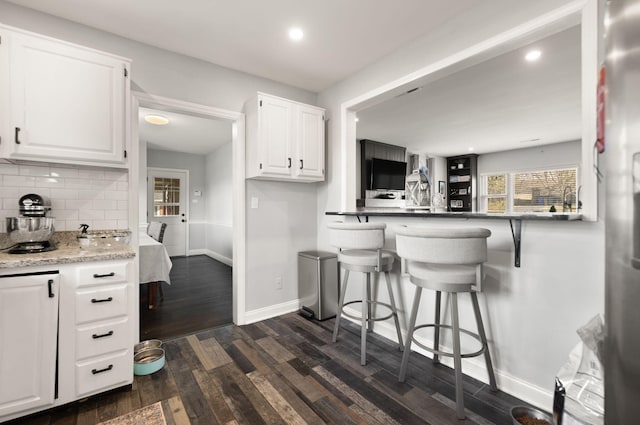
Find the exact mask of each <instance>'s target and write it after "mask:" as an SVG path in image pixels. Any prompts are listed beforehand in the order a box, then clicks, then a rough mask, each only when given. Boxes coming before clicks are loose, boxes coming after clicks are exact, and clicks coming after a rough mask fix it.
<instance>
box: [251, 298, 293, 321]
mask: <svg viewBox="0 0 640 425" xmlns="http://www.w3.org/2000/svg"><path fill="white" fill-rule="evenodd" d="M299 309H300V300H297V299H296V300H293V301H287V302H284V303H281V304H276V305H271V306H268V307H264V308H259V309H257V310H251V311H247V312H245V314H244V321H245V324H249V323H255V322H259V321H261V320H265V319H271V318H272V317H277V316H282V315H283V314H287V313H291V312H293V311H298V310H299Z"/></svg>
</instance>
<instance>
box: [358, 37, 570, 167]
mask: <svg viewBox="0 0 640 425" xmlns="http://www.w3.org/2000/svg"><path fill="white" fill-rule="evenodd" d="M533 48H536V49H538V50H540V51H541V52H542V56H541V58H540V59H539V60H538V61H536V62H527V61H525V60H524V56H525V52H527V51H529V50H531V49H533ZM580 67H581V65H580V30H579V26H576V27H573V28H570V29H568V30H565V31H562V32H559V33H556V34H554V35H551V36H549V37H547V38H544V39H542V40H540V41H537V42H533V43H530V44H528V45H527V46H524V47H521V48H518V49H516V50H513V51H511V52H508V53H505V54H502V55H500V56H497V57H495V58H493V59H490V60H487V61H485V62H482V63H480V64H477V65H474V66H472V67H469V68H466V69H463V70H461V71H458V72H456V73H453V74H451V75H449V76H446V77H444V78H442V79H439V80H436V81H434V82H431V83H428V84H425V85H423V86H421V87H420V86H419V85H418V86H412V87H410V88H416V87H419V90H417V91H414V92H412V93H407V94H403V95H400V96H397V97H395V98H393V99H390V100H387V101H385V102H383V103H380V104H378V105H375V106H373V107H370V108H367V109H365V110H362V111H359V112H358V114H357V116H358V123H357V125H356V128H357V138H358V139H372V140H376V141H380V142H385V143H390V144H394V145H400V146H405V147H407V149H408V151H409V152H413V153H425V154H428V155H430V156H453V155H461V154H467V153H470V152H474V153H478V154H480V153H488V152H495V151H501V150H508V149H519V148H525V147H530V146H534V145H542V144H550V143H558V142H565V141H571V140H579V139H581V99H580V97H581V95H580V93H581V86H580V85H581V83H580V81H581V79H580ZM407 91H408V90H407Z"/></svg>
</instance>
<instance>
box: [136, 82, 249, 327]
mask: <svg viewBox="0 0 640 425" xmlns="http://www.w3.org/2000/svg"><path fill="white" fill-rule="evenodd" d="M131 99H132V108H131V112H132V113H131V117H130V119H131V120H132V125H131V129H132V137H131V140H132V145H133V146H131V151H132V154H133V155H132V156H131V159H132V161H131V163H130V166H129V170H130V173H131V178H130V189H131V193H130V198H129V199H130V208H129V211H130V213H129V219H130V223H132V225H131V227H132V228H134V229H137V228H138V227H139V221H140V217H139V213H138V203H139V190H140V188H139V186H140V184H139V182H140V179H141V178H142V175H141V174H142V170H141V169H140V168H141V167H140V164H139V137H138V125H137V123H138V110H139V108H140V107H146V108H156V109H158V108H161V109H164V110H167V111H170V112H177V113H191V114H194V115H199V116H202V117H205V118H206V117H213V118H222V119H227V120H229V121H231V122H232V128H231V133H232V136H231V138H232V142H231V146H232V169H233V183H232V187H233V189H232V191H233V323H235V324H236V325H243V324H245V323H246V318H245V316H246V296H245V294H246V219H245V217H246V205H245V204H246V202H245V192H246V190H245V181H244V177H245V114H244V113H242V112H236V111H230V110H227V109H221V108H216V107H213V106H207V105H201V104H197V103H192V102H186V101H182V100H178V99H172V98H168V97H163V96H156V95H152V94H148V93H143V92H140V91H136V90H132V91H131ZM146 174H147V173H146V166H145V170H144V177H145V178H146ZM136 177H137V178H136ZM131 183H133V184H131ZM145 199H146V197H145ZM145 202H146V200H145ZM134 224H135V226H134ZM134 233H137V232H134ZM133 241H134V242H135V245H136V246H137V235H136V237H134V239H133Z"/></svg>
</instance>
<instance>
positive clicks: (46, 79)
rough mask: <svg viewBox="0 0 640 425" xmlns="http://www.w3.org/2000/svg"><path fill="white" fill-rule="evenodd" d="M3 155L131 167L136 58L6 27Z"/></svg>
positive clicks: (1, 87) (1, 58)
mask: <svg viewBox="0 0 640 425" xmlns="http://www.w3.org/2000/svg"><path fill="white" fill-rule="evenodd" d="M0 36H1V37H2V39H1V44H0V71H1V72H0V78H1V79H2V80H1V82H0V93H1V94H2V95H1V96H0V99H2V100H1V102H2V112H3V113H2V118H0V119H1V120H2V122H1V126H2V127H1V128H2V129H1V131H2V133H1V134H2V140H1V142H2V145H1V147H2V156H3V157H4V158H8V159H19V160H34V161H46V162H62V163H71V164H83V165H100V166H109V167H125V166H126V162H127V160H126V152H125V151H126V149H127V142H126V141H127V140H128V125H127V123H128V122H129V118H128V115H129V111H130V101H129V100H130V91H129V90H130V89H129V81H128V73H129V66H130V62H129V61H128V60H127V59H123V58H120V57H117V56H114V55H110V54H107V53H102V52H98V51H96V50H93V49H89V48H85V47H81V46H77V45H74V44H70V43H66V42H63V41H58V40H54V39H51V38H48V37H44V36H40V35H37V34H34V33H29V32H24V31H21V30H17V29H14V28H9V27H3V26H0Z"/></svg>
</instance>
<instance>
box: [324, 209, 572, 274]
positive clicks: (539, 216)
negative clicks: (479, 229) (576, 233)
mask: <svg viewBox="0 0 640 425" xmlns="http://www.w3.org/2000/svg"><path fill="white" fill-rule="evenodd" d="M325 215H332V216H345V217H356V218H357V219H358V221H361V218H364V219H365V221H366V222H368V221H369V217H403V218H424V219H439V218H446V219H451V218H453V219H458V218H459V219H471V220H473V219H483V220H509V226H510V227H511V236H512V237H513V246H514V248H515V253H514V266H515V267H520V262H521V261H520V260H521V259H520V247H521V243H522V220H537V221H562V222H568V221H581V220H582V214H577V213H524V214H517V213H511V214H500V213H479V212H446V211H443V212H436V211H433V212H432V211H430V210H428V209H409V208H358V209H356V210H355V211H327V212H325Z"/></svg>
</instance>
